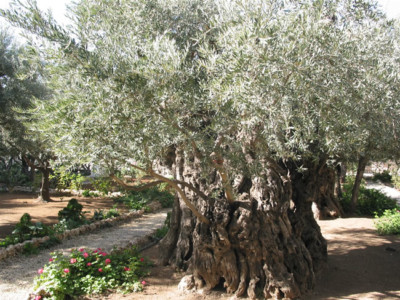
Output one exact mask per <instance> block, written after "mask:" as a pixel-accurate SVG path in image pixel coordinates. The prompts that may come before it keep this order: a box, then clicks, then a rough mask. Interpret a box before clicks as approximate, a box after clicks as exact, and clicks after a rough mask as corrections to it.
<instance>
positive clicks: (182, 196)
mask: <svg viewBox="0 0 400 300" xmlns="http://www.w3.org/2000/svg"><path fill="white" fill-rule="evenodd" d="M149 173H150V175H151V176H153V177H155V178H157V179H160V180H162V181H164V182H167V183H168V184H169V185H170V186H172V187H173V188H174V189H175V190H176V191H177V192H178V193H179V195H180V196H181V198H182V200H183V202H185V204H186V205H187V207H189V209H190V210H191V211H192V213H193V214H194V215H195V216H196V217H197V218H198V219H199V220H200V221H201V222H203V223H205V224H210V221H209V220H208V219H207V218H206V217H204V216H203V215H202V214H201V213H200V212H199V211H198V210H197V208H196V207H195V206H194V205H193V204H192V203H191V202H190V201H189V199H188V198H187V197H186V195H185V192H184V191H183V190H182V189H181V188H180V187H179V186H178V184H176V183H175V182H174V181H173V180H171V179H168V178H166V177H164V176H161V175H159V174H156V173H155V172H154V171H153V170H149Z"/></svg>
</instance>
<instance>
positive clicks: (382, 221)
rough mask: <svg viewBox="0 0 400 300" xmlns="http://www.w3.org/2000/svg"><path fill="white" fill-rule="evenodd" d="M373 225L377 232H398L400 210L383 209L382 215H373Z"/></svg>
mask: <svg viewBox="0 0 400 300" xmlns="http://www.w3.org/2000/svg"><path fill="white" fill-rule="evenodd" d="M375 219H376V220H375V222H374V223H375V227H376V229H377V231H378V233H379V234H381V235H389V234H400V210H399V209H396V208H395V209H391V210H385V211H384V213H383V215H382V216H380V217H379V216H375Z"/></svg>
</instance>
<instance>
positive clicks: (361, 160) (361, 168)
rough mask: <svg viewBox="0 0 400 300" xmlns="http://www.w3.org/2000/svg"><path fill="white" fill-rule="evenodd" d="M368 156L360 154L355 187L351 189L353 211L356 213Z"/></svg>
mask: <svg viewBox="0 0 400 300" xmlns="http://www.w3.org/2000/svg"><path fill="white" fill-rule="evenodd" d="M367 163H368V158H367V157H365V156H360V158H359V160H358V167H357V174H356V178H355V180H354V185H353V189H352V191H351V211H352V212H353V213H354V212H355V211H356V207H357V201H358V194H359V192H360V186H361V181H362V179H363V176H364V171H365V167H366V166H367Z"/></svg>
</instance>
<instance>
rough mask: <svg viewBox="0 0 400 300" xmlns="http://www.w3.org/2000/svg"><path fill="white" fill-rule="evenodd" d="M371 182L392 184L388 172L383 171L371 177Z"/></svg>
mask: <svg viewBox="0 0 400 300" xmlns="http://www.w3.org/2000/svg"><path fill="white" fill-rule="evenodd" d="M372 180H373V181H380V182H383V183H391V182H392V175H390V173H389V171H383V172H382V173H376V174H374V177H372Z"/></svg>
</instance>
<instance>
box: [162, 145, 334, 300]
mask: <svg viewBox="0 0 400 300" xmlns="http://www.w3.org/2000/svg"><path fill="white" fill-rule="evenodd" d="M199 170H201V168H200V163H199V162H198V161H197V159H196V158H195V157H185V156H184V155H183V153H180V152H176V158H175V163H174V165H173V171H174V175H175V178H176V179H177V180H182V181H185V182H187V183H189V184H191V185H193V186H195V187H196V188H198V189H199V190H201V191H202V192H203V193H204V194H206V195H208V198H207V199H204V198H203V197H198V195H196V194H195V193H194V192H193V190H189V189H188V188H184V190H185V193H186V195H187V197H188V198H189V199H190V200H191V201H192V203H193V204H195V206H196V207H197V209H198V210H199V212H200V213H201V214H202V215H204V216H205V217H206V218H207V219H208V220H210V224H205V223H204V222H200V221H199V219H198V218H194V217H193V215H192V212H191V211H190V210H189V209H188V208H187V207H186V206H185V205H184V204H183V201H182V199H179V201H177V203H176V205H175V206H174V211H173V214H172V219H171V228H172V229H171V230H170V232H169V233H168V235H167V236H166V237H165V238H164V240H163V241H162V247H163V249H166V251H165V255H164V256H163V257H162V259H161V260H162V261H163V262H167V261H169V263H171V264H173V265H176V266H177V267H179V268H181V269H184V270H187V271H188V272H189V273H190V274H193V280H194V284H195V287H196V288H198V289H199V288H206V289H211V288H214V287H215V286H217V285H219V284H223V286H224V287H225V288H226V290H227V292H230V293H236V295H237V296H241V295H244V294H246V293H247V295H248V296H249V297H250V298H251V299H255V297H256V287H259V288H261V289H262V290H263V294H264V296H265V298H278V299H280V298H290V299H294V298H298V297H300V296H301V295H302V294H304V293H307V292H308V291H310V290H311V289H312V288H313V286H314V282H315V272H316V271H317V270H318V269H319V268H320V266H321V265H322V262H323V261H325V259H326V242H325V240H324V239H323V237H322V235H321V232H320V229H319V226H318V224H317V223H316V222H315V220H314V218H313V215H312V211H311V203H312V201H310V202H305V203H302V201H303V200H304V199H303V198H301V197H297V198H296V201H297V202H298V203H293V202H291V199H292V197H293V195H292V182H291V181H290V180H289V179H290V178H287V177H286V173H285V172H284V170H282V169H281V168H279V167H277V165H276V166H274V165H266V167H265V172H264V174H262V175H260V176H257V177H253V178H246V177H244V176H243V177H242V180H241V184H239V185H237V191H236V192H237V193H236V198H235V201H234V202H233V204H230V203H229V201H228V200H227V199H226V198H225V192H224V190H223V189H221V187H222V186H223V184H222V182H221V179H220V177H219V176H218V175H217V173H216V172H213V173H212V174H210V175H209V176H208V177H207V178H204V176H201V174H200V171H199ZM182 188H183V187H182ZM299 193H304V190H302V191H300V192H296V193H295V194H296V195H298V194H299Z"/></svg>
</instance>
